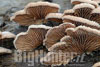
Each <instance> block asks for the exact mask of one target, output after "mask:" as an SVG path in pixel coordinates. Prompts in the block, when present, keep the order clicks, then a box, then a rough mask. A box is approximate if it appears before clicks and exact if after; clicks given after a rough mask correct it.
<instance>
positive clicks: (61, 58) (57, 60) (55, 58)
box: [40, 52, 73, 66]
mask: <svg viewBox="0 0 100 67" xmlns="http://www.w3.org/2000/svg"><path fill="white" fill-rule="evenodd" d="M71 59H73V56H71V55H70V54H66V53H61V52H59V53H56V52H49V53H48V54H47V55H46V56H45V57H43V58H41V59H40V62H41V63H42V64H45V65H52V66H59V65H61V64H63V65H66V64H68V62H69V61H70V60H71Z"/></svg>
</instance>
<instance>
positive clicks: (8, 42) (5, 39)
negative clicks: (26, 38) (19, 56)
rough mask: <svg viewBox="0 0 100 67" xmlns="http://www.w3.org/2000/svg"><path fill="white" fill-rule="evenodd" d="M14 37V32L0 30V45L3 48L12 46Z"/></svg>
mask: <svg viewBox="0 0 100 67" xmlns="http://www.w3.org/2000/svg"><path fill="white" fill-rule="evenodd" d="M15 37H16V35H15V34H13V33H11V32H8V31H4V32H0V44H1V45H0V46H1V47H5V48H12V47H13V40H14V38H15Z"/></svg>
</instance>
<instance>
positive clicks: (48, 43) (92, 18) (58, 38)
mask: <svg viewBox="0 0 100 67" xmlns="http://www.w3.org/2000/svg"><path fill="white" fill-rule="evenodd" d="M71 3H72V4H75V6H74V7H73V9H69V10H65V11H64V13H58V12H59V9H60V6H59V5H58V4H55V3H49V2H33V3H29V4H28V5H27V6H26V7H25V8H24V9H23V10H21V11H18V12H16V13H15V14H14V16H13V17H11V20H13V21H15V22H17V23H19V24H20V25H23V26H29V27H28V30H27V31H26V32H21V33H19V34H17V36H16V38H15V40H14V46H15V48H16V49H17V50H21V51H33V50H35V48H37V47H38V46H40V45H42V46H45V47H46V49H47V50H48V53H47V55H46V56H44V57H42V58H41V59H40V61H41V63H43V64H46V65H61V64H64V65H66V64H68V63H69V61H70V60H71V59H73V58H75V57H76V56H78V55H81V54H83V53H87V52H92V51H94V50H96V49H98V48H100V11H99V10H100V7H99V6H98V4H97V3H96V2H94V1H91V0H84V1H83V0H72V1H71ZM49 21H50V22H52V23H55V22H56V23H59V24H58V25H57V26H56V25H53V26H52V27H50V26H47V25H46V24H44V23H48V22H49ZM52 23H51V24H52ZM73 52H74V53H76V54H75V55H74V56H71V53H73ZM67 53H69V55H67ZM57 56H58V57H57ZM55 59H56V60H55Z"/></svg>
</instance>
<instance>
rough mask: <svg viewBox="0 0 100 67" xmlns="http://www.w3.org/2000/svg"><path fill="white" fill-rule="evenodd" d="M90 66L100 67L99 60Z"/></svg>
mask: <svg viewBox="0 0 100 67" xmlns="http://www.w3.org/2000/svg"><path fill="white" fill-rule="evenodd" d="M92 67H100V62H97V63H95V64H94V65H93V66H92Z"/></svg>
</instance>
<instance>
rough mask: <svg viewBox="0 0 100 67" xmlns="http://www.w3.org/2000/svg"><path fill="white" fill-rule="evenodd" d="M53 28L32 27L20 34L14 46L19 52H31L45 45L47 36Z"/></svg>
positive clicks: (43, 26)
mask: <svg viewBox="0 0 100 67" xmlns="http://www.w3.org/2000/svg"><path fill="white" fill-rule="evenodd" d="M50 28H51V27H48V26H45V25H31V26H29V28H28V31H27V32H22V33H19V34H18V35H17V36H16V38H15V40H14V46H15V48H16V49H18V50H22V51H31V50H34V49H35V48H37V47H38V46H40V45H41V44H42V43H43V40H44V38H45V34H46V33H47V31H48V30H49V29H50Z"/></svg>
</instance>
